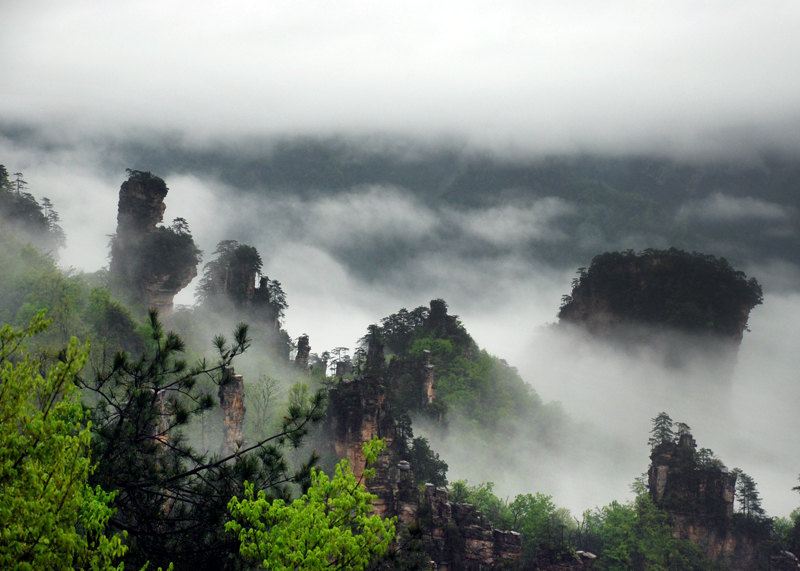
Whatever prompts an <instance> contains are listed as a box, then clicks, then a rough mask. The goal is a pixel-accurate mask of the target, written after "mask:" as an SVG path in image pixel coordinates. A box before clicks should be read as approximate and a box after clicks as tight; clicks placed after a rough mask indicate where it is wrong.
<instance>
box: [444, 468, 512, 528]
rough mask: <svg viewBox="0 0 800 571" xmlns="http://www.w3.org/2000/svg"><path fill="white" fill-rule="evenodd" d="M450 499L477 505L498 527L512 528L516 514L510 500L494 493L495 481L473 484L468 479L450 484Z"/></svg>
mask: <svg viewBox="0 0 800 571" xmlns="http://www.w3.org/2000/svg"><path fill="white" fill-rule="evenodd" d="M450 499H451V500H452V501H454V502H459V503H466V504H471V505H473V506H475V507H476V508H477V509H478V510H479V511H480V512H481V513H482V514H483V515H485V516H486V518H487V519H488V520H489V521H490V522H491V523H492V525H494V526H495V527H497V528H498V529H512V524H513V522H514V516H513V514H512V512H511V510H510V508H509V505H508V502H507V501H506V500H503V499H501V498H500V497H498V496H497V495H496V494H495V493H494V483H493V482H482V483H480V484H477V485H475V486H471V485H470V484H469V483H468V482H467V481H466V480H456V481H455V482H453V483H451V484H450Z"/></svg>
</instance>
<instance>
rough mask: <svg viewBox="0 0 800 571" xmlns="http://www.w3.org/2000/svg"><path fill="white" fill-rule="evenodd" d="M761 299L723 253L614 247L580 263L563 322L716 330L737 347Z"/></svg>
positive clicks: (606, 328)
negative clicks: (617, 249)
mask: <svg viewBox="0 0 800 571" xmlns="http://www.w3.org/2000/svg"><path fill="white" fill-rule="evenodd" d="M761 301H762V292H761V287H760V286H759V284H758V282H756V280H755V279H748V278H747V276H745V275H744V273H742V272H740V271H737V270H734V269H733V268H732V267H731V266H730V265H729V264H728V262H727V261H726V260H725V259H724V258H716V257H714V256H708V255H703V254H698V253H688V252H683V251H681V250H676V249H674V248H673V249H669V250H645V251H643V252H641V253H635V252H633V251H630V250H629V251H626V252H609V253H605V254H601V255H599V256H596V257H595V258H594V259H593V260H592V263H591V265H590V267H589V268H588V269H586V268H581V269H580V270H579V272H578V277H577V278H576V279H575V280H573V288H572V292H571V293H570V295H567V296H564V299H563V303H562V306H561V309H560V311H559V315H558V316H559V320H560V321H561V322H563V323H571V324H576V325H580V326H581V327H583V328H585V329H587V330H588V331H590V332H592V333H596V334H600V335H607V334H608V333H616V332H618V331H619V330H620V329H621V328H626V327H635V328H639V329H638V330H637V331H636V335H637V336H644V337H645V338H647V328H651V329H652V328H657V329H663V328H666V329H670V330H675V331H679V332H683V333H689V334H703V335H713V336H716V337H719V338H721V339H726V340H728V341H731V342H733V343H734V344H736V345H737V346H738V344H739V343H740V342H741V340H742V335H743V334H744V331H745V330H746V329H747V321H748V318H749V315H750V311H751V310H752V309H753V308H754V307H755V306H756V305H758V304H760V303H761Z"/></svg>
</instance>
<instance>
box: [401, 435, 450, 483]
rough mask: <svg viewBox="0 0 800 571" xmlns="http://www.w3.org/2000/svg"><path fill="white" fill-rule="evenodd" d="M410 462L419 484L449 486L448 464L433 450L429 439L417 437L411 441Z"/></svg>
mask: <svg viewBox="0 0 800 571" xmlns="http://www.w3.org/2000/svg"><path fill="white" fill-rule="evenodd" d="M408 461H409V462H410V463H411V466H412V468H413V470H414V478H416V481H417V482H418V483H431V484H433V485H434V486H446V485H447V462H445V461H444V460H442V459H441V458H439V455H438V454H437V453H436V452H434V451H433V449H431V447H430V444H429V443H428V439H427V438H422V437H421V436H417V437H416V438H414V439H413V440H412V441H411V448H410V449H409V451H408Z"/></svg>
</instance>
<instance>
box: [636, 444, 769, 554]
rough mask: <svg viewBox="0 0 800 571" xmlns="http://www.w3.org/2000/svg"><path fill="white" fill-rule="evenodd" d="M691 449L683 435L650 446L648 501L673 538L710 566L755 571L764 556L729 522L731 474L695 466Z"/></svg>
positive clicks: (754, 540)
mask: <svg viewBox="0 0 800 571" xmlns="http://www.w3.org/2000/svg"><path fill="white" fill-rule="evenodd" d="M696 446H697V445H696V443H695V441H694V438H692V436H691V434H683V435H681V437H680V440H679V441H678V443H674V442H662V443H661V444H659V445H658V446H656V447H655V449H654V450H653V453H652V455H651V465H650V469H649V470H648V487H649V490H650V495H651V497H652V498H653V501H654V502H655V504H656V505H657V506H659V507H660V508H662V509H664V510H665V511H666V512H667V513H668V514H669V515H670V520H671V523H672V527H673V533H674V535H675V536H676V537H679V538H681V539H688V540H689V541H691V542H692V543H694V544H696V545H698V546H699V547H700V548H701V549H702V550H703V552H704V553H705V555H706V556H707V557H708V558H709V559H710V560H711V561H713V562H715V563H717V564H720V565H723V566H724V568H726V569H732V570H740V569H741V570H746V569H758V568H759V561H760V559H763V558H764V557H765V554H764V551H763V549H761V548H760V545H759V542H760V538H758V537H754V536H753V535H750V534H748V533H745V532H742V531H740V530H737V528H736V526H735V525H734V521H733V503H734V499H735V491H736V474H734V473H731V472H728V471H727V469H725V468H723V467H720V466H713V465H712V466H706V467H704V466H699V465H698V464H697V462H696V460H695V448H696ZM766 557H768V555H766Z"/></svg>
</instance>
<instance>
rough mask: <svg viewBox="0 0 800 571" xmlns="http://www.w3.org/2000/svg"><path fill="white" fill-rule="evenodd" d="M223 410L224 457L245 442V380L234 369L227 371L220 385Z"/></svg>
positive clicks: (220, 401)
mask: <svg viewBox="0 0 800 571" xmlns="http://www.w3.org/2000/svg"><path fill="white" fill-rule="evenodd" d="M219 406H220V408H221V409H222V455H223V456H229V455H231V454H233V453H234V452H236V451H237V450H238V449H239V448H241V446H242V443H243V442H244V413H245V407H244V378H243V377H242V375H237V374H236V373H235V372H234V370H233V368H231V367H229V368H227V369H225V372H224V373H223V375H222V382H221V383H220V385H219Z"/></svg>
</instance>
